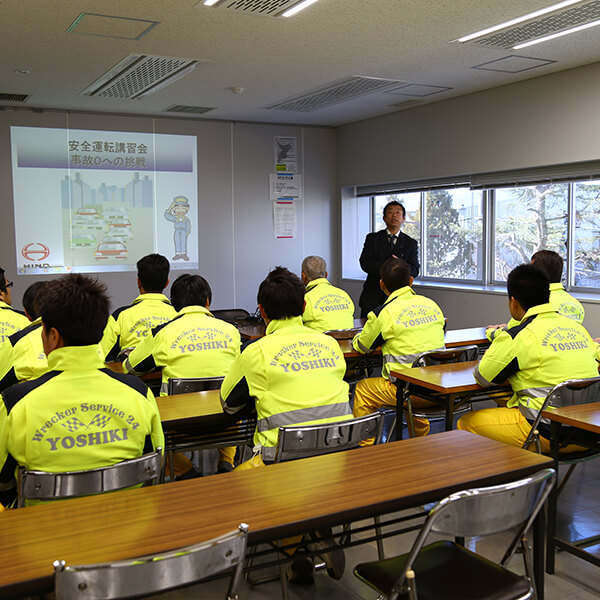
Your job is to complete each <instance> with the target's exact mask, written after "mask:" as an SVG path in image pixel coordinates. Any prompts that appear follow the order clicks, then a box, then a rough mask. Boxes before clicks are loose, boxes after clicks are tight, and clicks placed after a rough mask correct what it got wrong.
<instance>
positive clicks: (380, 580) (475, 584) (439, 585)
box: [354, 469, 556, 600]
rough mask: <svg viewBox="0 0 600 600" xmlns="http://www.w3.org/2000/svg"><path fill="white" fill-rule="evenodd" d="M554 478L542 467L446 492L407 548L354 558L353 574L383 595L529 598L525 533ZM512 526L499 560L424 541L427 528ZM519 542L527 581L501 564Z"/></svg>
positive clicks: (457, 533) (467, 531)
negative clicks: (517, 477) (494, 483)
mask: <svg viewBox="0 0 600 600" xmlns="http://www.w3.org/2000/svg"><path fill="white" fill-rule="evenodd" d="M555 478H556V474H555V471H554V469H544V470H543V471H539V472H538V473H536V474H535V475H532V476H530V477H527V478H525V479H521V480H519V481H515V482H511V483H507V484H503V485H497V486H492V487H485V488H474V489H470V490H464V491H461V492H456V493H454V494H451V495H450V496H448V497H447V498H444V500H442V501H441V502H439V503H438V504H437V505H436V506H435V507H434V508H433V509H432V510H431V512H430V513H429V515H428V517H427V519H426V521H425V523H424V525H423V528H422V529H421V531H420V532H419V534H418V536H417V539H416V540H415V542H414V544H413V546H412V548H411V550H410V552H409V553H408V554H403V555H402V556H397V557H395V558H390V559H387V560H383V561H375V562H369V563H362V564H359V565H357V566H356V568H355V569H354V575H355V576H356V577H358V578H359V579H361V580H362V581H364V582H365V583H367V584H368V585H370V586H371V587H373V588H374V589H375V590H377V591H378V592H379V593H380V594H381V595H382V596H381V597H382V598H386V599H387V600H397V599H400V598H402V599H405V598H408V599H410V600H416V599H417V598H419V599H420V600H434V599H435V600H438V599H439V598H444V600H464V599H465V598H469V600H489V599H490V598H493V599H494V600H526V599H527V598H533V597H535V584H534V580H533V575H532V572H531V571H532V564H533V562H532V556H531V550H530V547H529V544H528V542H527V540H526V538H525V535H526V533H527V531H528V530H529V528H530V526H531V525H532V523H533V520H534V519H535V517H536V515H537V514H538V512H539V511H540V509H541V508H542V506H543V504H544V502H545V500H546V498H547V497H548V494H549V493H550V490H551V488H552V486H553V485H554V481H555ZM513 527H518V529H517V532H516V535H514V536H513V537H512V539H511V542H510V544H509V545H508V547H507V549H506V551H505V553H504V556H503V557H502V560H501V561H500V563H498V564H497V563H494V562H492V561H490V560H488V559H487V558H484V557H483V556H480V555H479V554H475V553H474V552H471V551H470V550H467V549H465V548H464V547H463V546H460V545H458V544H456V543H454V542H450V541H436V542H433V543H431V544H429V545H427V546H425V547H424V543H425V540H426V539H427V536H428V535H429V533H430V532H434V533H438V534H442V535H449V536H453V537H464V536H469V537H472V536H484V535H490V534H494V533H499V532H501V531H506V530H509V529H512V528H513ZM519 547H520V548H521V550H522V552H523V558H524V561H525V569H526V572H527V575H528V578H529V581H528V580H527V579H526V578H523V577H521V576H519V575H516V574H515V573H512V572H511V571H509V570H508V569H506V567H505V565H506V564H507V563H508V561H509V560H510V559H511V558H512V556H513V555H514V553H515V551H516V550H517V548H519ZM417 592H418V593H417Z"/></svg>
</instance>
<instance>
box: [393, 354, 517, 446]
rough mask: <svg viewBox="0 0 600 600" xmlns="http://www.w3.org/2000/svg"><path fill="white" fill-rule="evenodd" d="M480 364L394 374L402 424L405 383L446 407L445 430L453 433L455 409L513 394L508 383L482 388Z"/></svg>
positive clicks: (398, 432) (398, 430)
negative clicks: (477, 374) (478, 375)
mask: <svg viewBox="0 0 600 600" xmlns="http://www.w3.org/2000/svg"><path fill="white" fill-rule="evenodd" d="M476 365H477V361H469V362H462V363H454V364H447V365H433V366H430V367H411V368H409V369H401V370H398V371H392V375H393V376H394V377H396V379H397V380H398V381H399V382H400V383H399V384H398V392H397V396H396V398H397V402H396V418H397V423H398V424H400V423H402V409H403V404H404V386H403V385H402V382H405V383H409V384H412V385H413V386H416V388H417V389H414V390H413V392H412V393H414V394H416V395H418V396H419V397H422V398H425V399H427V400H431V401H432V402H435V403H438V404H440V408H445V429H446V431H450V430H451V429H452V426H453V418H454V409H455V408H458V407H460V406H462V405H463V404H465V403H466V402H475V401H477V400H487V399H489V398H490V397H491V398H505V397H507V396H510V395H512V391H511V388H510V386H509V385H508V383H505V384H502V385H497V386H496V385H495V386H490V387H485V388H484V387H482V386H481V385H479V384H478V383H477V381H475V376H474V375H473V369H474V368H475V366H476ZM396 439H402V427H401V426H397V427H396Z"/></svg>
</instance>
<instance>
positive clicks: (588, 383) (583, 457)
mask: <svg viewBox="0 0 600 600" xmlns="http://www.w3.org/2000/svg"><path fill="white" fill-rule="evenodd" d="M599 400H600V377H590V378H588V379H570V380H568V381H564V382H563V383H559V384H558V385H556V386H554V388H552V390H551V391H550V393H549V394H548V396H546V400H545V401H544V404H543V405H542V408H541V409H540V410H539V412H538V414H537V416H536V418H535V420H534V422H533V424H532V426H531V431H530V432H529V435H528V436H527V439H526V440H525V443H524V444H523V448H525V449H527V448H529V447H530V446H531V444H532V443H535V445H536V449H537V451H538V453H539V454H542V450H541V446H540V434H541V435H543V436H544V437H546V438H547V439H550V427H549V425H548V422H547V420H546V419H542V411H543V410H546V409H549V408H550V409H551V408H561V407H563V406H574V405H576V404H588V403H590V402H598V401H599ZM560 431H561V433H562V435H561V437H560V439H559V450H560V448H561V447H565V446H568V445H569V444H578V445H581V446H586V445H587V446H589V449H586V450H582V451H580V452H570V453H568V454H558V455H557V456H553V458H554V460H555V461H556V465H557V466H558V464H560V463H562V464H566V465H569V469H568V470H567V473H566V474H565V475H564V477H563V478H562V481H561V482H560V485H558V487H557V489H556V490H555V492H554V493H552V494H550V500H549V502H548V551H547V555H546V561H547V563H546V565H547V566H546V570H547V572H548V573H554V545H553V537H554V533H555V529H556V510H557V508H556V507H557V503H558V496H559V495H560V493H561V492H562V491H563V489H564V487H565V485H566V483H567V481H569V478H570V477H571V475H572V474H573V471H574V470H575V467H576V466H577V465H578V464H579V463H582V462H585V461H588V460H592V459H594V458H597V457H598V456H599V455H600V448H599V446H598V435H596V434H592V433H589V432H585V431H582V430H580V429H576V428H574V427H564V426H563V427H561V430H560ZM597 541H598V536H594V537H593V538H591V539H590V538H587V539H583V540H578V541H577V542H576V543H575V542H573V544H572V545H573V546H575V547H585V546H588V545H592V544H594V543H597Z"/></svg>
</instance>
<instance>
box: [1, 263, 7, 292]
mask: <svg viewBox="0 0 600 600" xmlns="http://www.w3.org/2000/svg"><path fill="white" fill-rule="evenodd" d="M5 284H6V275H5V271H4V269H3V268H2V267H0V292H5V291H6V285H5Z"/></svg>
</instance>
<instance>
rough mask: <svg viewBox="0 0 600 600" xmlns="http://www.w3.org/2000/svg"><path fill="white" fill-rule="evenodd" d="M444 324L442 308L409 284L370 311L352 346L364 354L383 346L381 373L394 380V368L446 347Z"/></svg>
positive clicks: (396, 369)
mask: <svg viewBox="0 0 600 600" xmlns="http://www.w3.org/2000/svg"><path fill="white" fill-rule="evenodd" d="M444 326H445V319H444V315H443V314H442V311H441V309H440V307H439V306H438V305H437V304H436V303H435V302H434V301H433V300H431V299H430V298H426V297H425V296H420V295H418V294H416V293H415V291H414V290H413V289H412V288H411V287H409V286H405V287H403V288H400V289H398V290H395V291H393V292H392V293H391V294H390V295H389V296H388V299H387V301H386V302H385V304H383V305H382V306H379V307H377V308H376V309H375V310H374V311H371V312H370V313H369V314H368V316H367V322H366V323H365V326H364V327H363V329H362V331H361V332H360V333H358V334H357V335H356V336H354V340H352V345H353V347H354V349H355V350H357V351H358V352H362V353H363V354H364V353H368V352H372V351H373V350H374V349H375V348H378V347H379V346H381V353H382V354H383V369H382V373H381V374H382V375H383V377H385V378H386V379H389V380H390V381H394V378H393V377H392V376H391V375H390V373H391V371H398V370H400V369H407V368H409V367H411V366H412V364H413V362H414V360H415V359H416V358H417V356H418V355H419V354H421V352H425V351H426V350H436V349H440V348H444V347H445V342H444Z"/></svg>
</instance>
